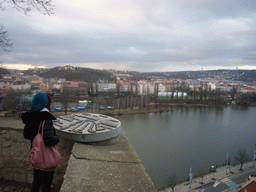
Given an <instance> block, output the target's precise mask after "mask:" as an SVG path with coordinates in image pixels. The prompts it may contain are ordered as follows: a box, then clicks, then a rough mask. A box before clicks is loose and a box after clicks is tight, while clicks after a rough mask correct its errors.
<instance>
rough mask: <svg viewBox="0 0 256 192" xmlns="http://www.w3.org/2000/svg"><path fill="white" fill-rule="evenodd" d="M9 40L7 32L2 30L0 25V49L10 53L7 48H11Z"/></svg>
mask: <svg viewBox="0 0 256 192" xmlns="http://www.w3.org/2000/svg"><path fill="white" fill-rule="evenodd" d="M10 41H11V40H10V39H8V35H7V31H6V30H4V27H3V26H1V25H0V47H1V48H2V49H3V50H4V51H10V50H9V48H10V47H11V46H12V43H10Z"/></svg>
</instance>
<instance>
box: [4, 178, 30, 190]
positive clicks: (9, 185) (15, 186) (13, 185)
mask: <svg viewBox="0 0 256 192" xmlns="http://www.w3.org/2000/svg"><path fill="white" fill-rule="evenodd" d="M30 190H31V185H30V184H27V183H20V182H14V181H6V180H3V179H0V192H30Z"/></svg>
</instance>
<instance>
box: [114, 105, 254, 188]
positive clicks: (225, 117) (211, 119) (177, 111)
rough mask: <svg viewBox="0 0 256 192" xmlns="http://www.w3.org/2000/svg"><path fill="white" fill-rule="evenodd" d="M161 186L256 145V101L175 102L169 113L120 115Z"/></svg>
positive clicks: (151, 173)
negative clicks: (243, 104)
mask: <svg viewBox="0 0 256 192" xmlns="http://www.w3.org/2000/svg"><path fill="white" fill-rule="evenodd" d="M115 118H117V119H119V120H120V121H121V123H122V127H123V129H124V131H125V133H126V135H127V136H128V138H129V140H130V142H131V144H132V146H133V147H134V149H135V150H136V152H137V154H138V156H139V157H140V159H141V160H142V163H143V165H144V167H145V169H146V171H147V172H148V174H149V176H150V177H151V179H152V181H153V182H154V184H155V186H156V187H157V188H161V187H164V186H166V185H167V184H168V182H167V181H168V176H170V175H171V174H173V173H175V174H176V175H177V176H178V177H179V179H186V178H188V173H189V170H190V167H192V172H193V174H194V175H196V174H197V170H198V169H199V168H205V170H209V169H210V166H212V165H216V164H219V163H222V162H224V161H226V157H227V153H228V155H229V156H230V157H231V163H232V162H234V155H236V153H237V151H238V150H239V149H241V148H244V149H246V150H247V153H248V155H249V156H250V158H251V157H252V154H253V151H254V149H256V146H255V144H256V140H255V138H256V131H255V125H256V107H226V108H213V107H212V108H208V107H175V108H174V109H173V111H170V112H165V113H148V114H135V115H124V116H116V117H115Z"/></svg>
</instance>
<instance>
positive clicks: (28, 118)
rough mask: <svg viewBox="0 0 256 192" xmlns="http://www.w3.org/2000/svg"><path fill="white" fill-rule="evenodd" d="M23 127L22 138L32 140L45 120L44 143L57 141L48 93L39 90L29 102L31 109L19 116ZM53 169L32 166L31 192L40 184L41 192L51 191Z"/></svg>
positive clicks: (55, 142)
mask: <svg viewBox="0 0 256 192" xmlns="http://www.w3.org/2000/svg"><path fill="white" fill-rule="evenodd" d="M21 118H22V121H23V123H24V124H25V127H24V138H25V139H28V140H30V141H31V147H32V142H33V140H34V137H35V136H36V135H37V133H38V128H39V125H40V122H42V121H45V124H44V128H43V140H44V143H45V145H48V146H52V145H56V144H57V143H58V142H59V138H58V136H57V135H56V133H55V130H54V127H53V124H52V120H55V119H56V118H55V117H54V116H53V115H52V114H51V98H50V96H49V95H48V94H46V93H43V92H39V93H37V94H36V95H35V96H34V97H33V100H32V102H31V109H30V111H28V112H25V113H23V114H22V116H21ZM53 175H54V169H48V170H40V169H35V168H34V179H33V184H32V190H31V191H32V192H39V190H40V186H42V190H43V192H50V191H51V183H52V181H53Z"/></svg>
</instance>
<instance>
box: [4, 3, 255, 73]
mask: <svg viewBox="0 0 256 192" xmlns="http://www.w3.org/2000/svg"><path fill="white" fill-rule="evenodd" d="M53 4H54V5H55V6H54V10H53V13H54V14H52V15H50V16H49V15H43V14H41V13H40V12H38V11H34V10H32V11H31V13H29V15H28V16H27V15H25V14H24V13H23V12H20V11H17V10H15V9H13V5H12V4H5V8H6V10H4V11H2V12H1V16H0V24H2V25H4V26H5V29H6V30H8V36H9V38H10V39H11V40H12V42H13V46H12V51H10V52H4V51H2V50H0V53H1V55H0V61H2V64H3V66H4V67H9V68H11V67H12V68H17V64H19V67H20V68H29V67H33V66H37V67H55V66H60V65H65V64H71V65H73V66H81V67H89V68H98V69H121V70H135V71H141V72H146V71H148V72H150V71H159V72H162V71H180V70H182V71H184V70H201V69H203V70H208V69H236V68H237V67H238V68H239V69H256V62H255V61H256V60H255V59H256V1H255V0H53Z"/></svg>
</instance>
